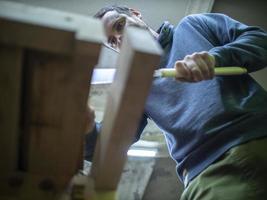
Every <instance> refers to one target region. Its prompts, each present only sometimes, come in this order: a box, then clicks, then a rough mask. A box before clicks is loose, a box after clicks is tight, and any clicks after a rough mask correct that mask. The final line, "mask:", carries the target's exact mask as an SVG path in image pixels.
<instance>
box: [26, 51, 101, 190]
mask: <svg viewBox="0 0 267 200" xmlns="http://www.w3.org/2000/svg"><path fill="white" fill-rule="evenodd" d="M99 49H100V47H99V48H98V50H99ZM95 50H97V49H95ZM77 58H82V56H77V57H76V56H75V57H60V56H55V55H51V54H44V53H40V52H32V51H30V52H28V56H27V68H28V69H27V72H28V74H27V75H26V77H25V79H26V80H27V83H26V88H27V90H28V91H27V97H26V99H25V110H24V113H25V114H26V115H25V116H24V117H25V119H26V120H25V124H24V130H25V132H24V134H25V137H26V139H25V140H24V141H26V143H25V144H24V146H25V147H28V149H27V150H26V155H25V160H26V166H25V168H26V170H27V171H28V172H29V173H32V174H42V175H44V177H49V178H51V179H52V180H53V181H55V182H57V179H58V178H59V177H63V178H62V184H63V185H64V184H66V183H67V182H68V181H69V180H70V178H71V177H72V176H73V175H74V174H75V173H76V172H77V170H78V169H80V166H81V163H82V158H83V156H82V155H83V149H82V147H83V140H84V127H85V121H84V120H85V110H86V106H87V98H88V93H89V81H90V74H91V71H92V68H93V66H94V65H95V64H96V61H97V59H96V58H94V57H90V54H88V55H87V60H85V59H83V60H82V61H84V62H83V63H81V62H82V61H81V60H79V61H77V60H78V59H77ZM93 63H94V64H93ZM77 64H79V65H77ZM64 177H65V179H64Z"/></svg>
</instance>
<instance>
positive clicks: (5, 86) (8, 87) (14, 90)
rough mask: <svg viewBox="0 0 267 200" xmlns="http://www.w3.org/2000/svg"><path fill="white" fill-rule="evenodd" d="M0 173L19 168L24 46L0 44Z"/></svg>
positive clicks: (6, 173)
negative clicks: (22, 47)
mask: <svg viewBox="0 0 267 200" xmlns="http://www.w3.org/2000/svg"><path fill="white" fill-rule="evenodd" d="M0 63H1V67H0V95H1V98H0V130H1V134H0V158H1V159H0V177H4V176H8V175H10V173H14V172H15V171H16V170H17V167H18V166H17V164H18V144H19V125H20V124H19V123H20V100H21V91H20V89H21V76H22V75H21V67H22V49H21V48H19V47H10V46H5V45H1V44H0Z"/></svg>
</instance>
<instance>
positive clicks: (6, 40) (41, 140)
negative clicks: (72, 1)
mask: <svg viewBox="0 0 267 200" xmlns="http://www.w3.org/2000/svg"><path fill="white" fill-rule="evenodd" d="M0 30H1V31H0V59H1V61H0V62H1V68H0V72H1V73H0V81H1V82H0V88H1V96H2V95H4V98H1V100H0V130H1V135H0V141H1V142H0V145H1V146H0V148H1V153H0V156H1V158H0V160H1V170H2V168H3V169H4V171H1V172H0V180H1V181H0V188H7V190H5V191H2V190H1V192H0V199H1V194H2V192H4V193H5V194H4V195H6V194H7V193H8V194H12V195H17V193H12V192H11V191H12V189H13V188H12V187H13V185H14V184H11V185H10V184H9V183H8V180H9V179H8V178H7V179H3V177H4V175H3V174H4V173H6V172H8V171H9V172H10V173H13V177H12V180H14V179H13V178H14V177H15V179H16V174H20V173H19V171H23V176H19V175H18V176H17V177H20V178H19V180H20V181H19V183H20V184H19V185H20V186H18V184H15V185H16V189H18V188H21V189H22V188H28V189H27V190H25V191H30V190H29V187H30V185H32V186H33V185H34V187H33V188H32V193H29V192H26V193H27V194H26V193H24V194H23V195H22V196H23V198H24V197H25V199H31V198H32V199H40V198H41V197H39V196H38V195H39V194H42V193H38V191H36V190H38V189H39V190H42V188H44V191H43V192H45V190H46V189H47V185H48V186H49V187H50V192H51V188H52V191H53V192H54V194H55V195H56V194H57V192H62V189H63V188H64V187H65V186H66V185H67V184H68V183H69V181H70V179H71V177H72V176H73V175H74V174H75V173H77V171H78V170H79V169H80V168H81V166H82V162H83V142H84V134H85V133H84V131H85V130H84V128H85V111H86V106H87V99H88V94H89V89H90V78H91V74H92V70H93V68H94V66H95V65H96V63H97V60H98V55H99V51H100V48H101V43H102V42H103V40H104V34H103V30H102V24H101V22H100V21H99V20H96V19H92V18H90V17H85V16H81V15H76V14H69V13H65V12H60V11H55V10H50V9H45V8H38V7H33V6H26V5H23V4H19V3H13V2H4V1H2V2H0ZM21 71H22V72H21ZM2 72H3V73H2ZM20 85H21V86H20ZM20 94H21V95H20ZM12 106H13V107H12ZM18 138H20V139H21V140H18ZM2 143H3V145H2ZM19 147H20V153H19V155H18V148H19ZM5 159H7V160H5ZM2 162H3V163H5V165H4V166H3V167H2ZM19 162H20V164H18V163H19ZM5 178H6V177H5ZM3 180H7V183H3ZM16 180H17V179H16ZM11 182H12V181H11ZM15 182H16V181H15ZM3 185H4V186H3ZM43 186H44V187H43ZM8 188H9V189H10V190H9V192H7V191H8ZM30 188H31V187H30ZM21 193H23V189H22V192H21ZM37 194H38V195H37ZM36 195H37V196H36ZM54 197H55V196H54ZM16 198H17V197H16ZM42 198H45V196H43V197H42ZM49 198H50V197H49Z"/></svg>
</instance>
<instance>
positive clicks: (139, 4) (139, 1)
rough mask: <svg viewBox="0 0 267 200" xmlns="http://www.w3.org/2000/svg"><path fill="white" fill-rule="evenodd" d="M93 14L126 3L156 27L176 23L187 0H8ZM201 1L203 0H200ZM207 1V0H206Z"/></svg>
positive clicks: (182, 13)
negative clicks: (163, 23)
mask: <svg viewBox="0 0 267 200" xmlns="http://www.w3.org/2000/svg"><path fill="white" fill-rule="evenodd" d="M9 1H15V2H23V3H26V4H31V5H35V6H42V7H47V8H54V9H58V10H64V11H69V12H74V13H79V14H84V15H91V16H93V15H94V14H95V13H96V11H98V10H99V9H100V8H102V7H103V6H106V5H113V4H117V5H126V6H129V7H132V8H135V9H137V10H139V11H141V13H142V16H143V19H144V21H146V22H147V23H148V24H149V25H150V26H151V27H152V28H154V29H157V28H158V27H159V26H160V25H161V23H162V22H163V21H165V20H168V21H170V22H171V23H173V24H177V23H178V22H179V20H180V19H181V18H182V17H183V16H184V15H185V12H186V8H187V7H188V4H189V3H191V2H190V1H188V0H164V1H162V0H113V1H110V0H9ZM202 1H203V0H202ZM206 1H207V0H206Z"/></svg>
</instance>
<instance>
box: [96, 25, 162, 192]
mask: <svg viewBox="0 0 267 200" xmlns="http://www.w3.org/2000/svg"><path fill="white" fill-rule="evenodd" d="M160 54H161V50H160V47H159V46H158V44H157V43H156V41H155V40H154V38H152V36H151V35H150V34H149V32H148V31H146V30H143V29H138V28H133V27H131V28H128V29H127V30H126V33H125V35H124V40H123V44H122V49H121V53H120V56H119V60H118V71H117V74H116V77H115V81H114V82H113V84H112V85H111V88H110V93H109V97H108V100H107V107H106V111H105V114H104V119H103V127H102V131H101V134H100V137H99V138H98V142H97V147H96V153H95V156H94V159H93V165H92V174H91V175H92V177H93V178H94V179H95V187H96V189H97V190H114V189H116V187H117V185H118V182H119V179H120V176H121V173H122V170H123V165H124V163H125V160H126V156H127V150H128V148H129V146H130V145H131V144H132V141H133V139H134V135H135V133H136V130H137V127H138V123H139V120H140V117H141V114H142V112H143V109H144V104H145V101H146V97H147V95H148V92H149V88H150V85H151V82H152V75H153V72H154V69H155V67H156V65H157V64H158V63H159V58H160Z"/></svg>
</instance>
